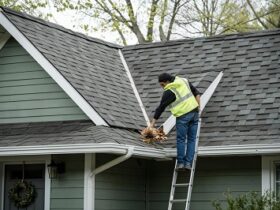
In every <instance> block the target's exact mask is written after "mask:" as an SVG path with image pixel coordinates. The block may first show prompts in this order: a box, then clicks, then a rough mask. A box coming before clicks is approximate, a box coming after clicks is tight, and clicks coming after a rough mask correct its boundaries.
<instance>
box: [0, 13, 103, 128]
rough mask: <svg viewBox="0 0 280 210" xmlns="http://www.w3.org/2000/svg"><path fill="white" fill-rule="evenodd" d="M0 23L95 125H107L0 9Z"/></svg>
mask: <svg viewBox="0 0 280 210" xmlns="http://www.w3.org/2000/svg"><path fill="white" fill-rule="evenodd" d="M0 24H1V25H2V26H3V27H4V28H5V30H7V31H8V32H9V33H10V34H11V35H12V36H13V37H14V38H15V39H16V40H17V41H18V42H19V44H20V45H21V46H22V47H23V48H24V49H25V50H26V51H27V52H28V53H29V54H30V55H31V56H32V57H33V58H34V59H35V60H36V61H37V62H38V63H39V64H40V66H42V68H43V69H44V70H45V71H46V72H47V73H48V74H49V75H50V77H51V78H52V79H53V80H54V81H55V82H56V83H57V84H58V85H59V86H60V87H61V88H62V89H63V90H64V91H65V93H67V95H68V96H69V97H70V98H71V99H72V100H73V101H74V102H75V103H76V104H77V105H78V106H79V107H80V109H81V110H82V111H83V112H84V113H85V114H86V115H87V116H88V117H89V118H90V119H91V120H92V122H93V123H95V124H96V125H104V126H108V124H107V123H106V122H105V120H104V119H103V118H102V117H101V116H100V115H99V114H98V113H97V112H96V111H95V110H94V108H93V107H92V106H91V105H90V104H89V103H88V102H87V101H86V100H85V99H84V97H83V96H81V95H80V93H79V92H78V91H77V90H76V89H75V88H74V87H73V86H72V85H71V84H70V83H69V82H68V81H67V80H66V79H65V78H64V76H63V75H62V74H61V73H60V72H59V71H58V70H57V69H56V68H55V67H54V66H53V65H52V64H51V63H50V62H49V61H48V59H46V58H45V56H43V55H42V53H41V52H40V51H39V50H38V49H37V48H36V47H35V46H34V45H33V44H32V43H31V42H30V41H29V40H28V39H27V38H26V37H25V36H24V35H23V34H22V33H21V32H20V31H19V30H18V29H17V28H16V27H15V26H14V25H13V23H12V22H11V21H10V20H9V19H8V18H7V17H6V16H5V15H4V14H3V11H1V9H0Z"/></svg>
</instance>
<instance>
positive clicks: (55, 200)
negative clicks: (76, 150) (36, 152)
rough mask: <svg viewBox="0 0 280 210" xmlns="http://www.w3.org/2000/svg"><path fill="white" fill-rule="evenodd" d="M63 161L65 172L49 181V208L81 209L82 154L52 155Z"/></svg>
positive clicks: (53, 209) (54, 209)
mask: <svg viewBox="0 0 280 210" xmlns="http://www.w3.org/2000/svg"><path fill="white" fill-rule="evenodd" d="M53 159H54V160H57V161H64V162H65V173H64V174H61V175H60V176H59V178H58V179H54V180H52V182H51V201H50V202H51V204H50V206H51V210H83V206H84V204H83V203H84V155H54V156H53Z"/></svg>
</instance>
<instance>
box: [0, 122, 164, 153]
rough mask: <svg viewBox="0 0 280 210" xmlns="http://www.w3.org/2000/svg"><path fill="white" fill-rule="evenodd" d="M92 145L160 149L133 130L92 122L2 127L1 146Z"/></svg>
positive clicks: (6, 125)
mask: <svg viewBox="0 0 280 210" xmlns="http://www.w3.org/2000/svg"><path fill="white" fill-rule="evenodd" d="M91 143H115V144H125V145H131V146H139V147H157V148H160V147H161V146H160V145H152V144H149V145H148V144H146V143H144V142H143V141H142V140H141V139H140V134H139V133H138V132H135V131H133V130H128V129H121V128H110V127H106V126H95V125H94V124H93V123H92V122H90V121H64V122H44V123H20V124H0V147H7V146H34V145H62V144H65V145H67V144H91Z"/></svg>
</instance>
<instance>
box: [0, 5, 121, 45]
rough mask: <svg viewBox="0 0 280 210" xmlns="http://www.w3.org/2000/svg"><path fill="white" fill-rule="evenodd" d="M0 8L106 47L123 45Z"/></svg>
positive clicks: (6, 8)
mask: <svg viewBox="0 0 280 210" xmlns="http://www.w3.org/2000/svg"><path fill="white" fill-rule="evenodd" d="M1 10H2V11H3V12H4V13H9V14H12V15H16V16H18V17H21V18H24V19H28V20H30V21H33V22H36V23H39V24H42V25H45V26H47V27H50V28H55V29H56V30H59V31H62V32H64V33H68V34H71V35H73V36H78V37H80V38H82V39H86V40H88V41H91V42H95V43H98V44H102V45H105V46H107V47H111V48H115V49H122V48H123V46H121V45H118V44H114V43H111V42H107V41H104V40H102V39H98V38H94V37H91V36H88V35H85V34H83V33H81V32H76V31H73V30H71V29H68V28H65V27H63V26H62V25H59V24H56V23H53V22H50V21H46V20H43V19H41V18H38V17H35V16H32V15H29V14H26V13H23V12H18V11H15V10H13V9H11V8H8V7H3V6H0V12H1Z"/></svg>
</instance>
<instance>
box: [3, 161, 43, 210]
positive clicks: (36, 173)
mask: <svg viewBox="0 0 280 210" xmlns="http://www.w3.org/2000/svg"><path fill="white" fill-rule="evenodd" d="M23 176H24V180H26V181H28V182H31V183H32V184H33V185H34V186H35V189H36V194H37V196H36V198H35V201H34V203H33V204H31V205H30V206H28V207H27V208H23V209H24V210H43V209H44V197H45V165H44V164H24V165H6V166H5V189H4V191H5V192H4V209H5V210H23V209H22V208H20V209H18V208H17V207H16V206H15V205H14V203H13V202H12V201H11V200H10V199H9V197H8V192H9V190H10V189H11V188H12V187H13V185H14V184H15V183H16V182H17V181H18V180H22V178H23Z"/></svg>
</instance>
